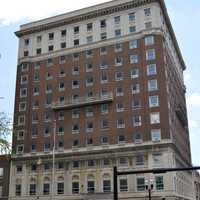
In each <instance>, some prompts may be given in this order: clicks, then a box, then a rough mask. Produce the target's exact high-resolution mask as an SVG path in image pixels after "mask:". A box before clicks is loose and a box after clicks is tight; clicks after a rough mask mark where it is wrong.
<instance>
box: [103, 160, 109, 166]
mask: <svg viewBox="0 0 200 200" xmlns="http://www.w3.org/2000/svg"><path fill="white" fill-rule="evenodd" d="M110 163H111V162H110V159H108V158H105V159H103V165H104V166H109V165H110Z"/></svg>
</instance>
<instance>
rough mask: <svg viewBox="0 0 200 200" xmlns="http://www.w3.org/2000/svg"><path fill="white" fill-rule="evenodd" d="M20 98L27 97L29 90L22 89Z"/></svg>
mask: <svg viewBox="0 0 200 200" xmlns="http://www.w3.org/2000/svg"><path fill="white" fill-rule="evenodd" d="M20 97H21V98H23V97H27V88H21V89H20Z"/></svg>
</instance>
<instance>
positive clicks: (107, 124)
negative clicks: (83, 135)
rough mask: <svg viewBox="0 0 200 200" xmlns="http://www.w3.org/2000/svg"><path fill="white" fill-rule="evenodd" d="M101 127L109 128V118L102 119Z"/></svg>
mask: <svg viewBox="0 0 200 200" xmlns="http://www.w3.org/2000/svg"><path fill="white" fill-rule="evenodd" d="M101 128H102V129H107V128H109V123H108V120H107V119H103V120H101Z"/></svg>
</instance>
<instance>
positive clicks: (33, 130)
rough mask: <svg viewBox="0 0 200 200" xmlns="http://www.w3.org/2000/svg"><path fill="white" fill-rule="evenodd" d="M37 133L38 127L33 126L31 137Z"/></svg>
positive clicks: (34, 136)
mask: <svg viewBox="0 0 200 200" xmlns="http://www.w3.org/2000/svg"><path fill="white" fill-rule="evenodd" d="M37 135H38V128H37V127H35V126H33V128H32V138H36V137H37Z"/></svg>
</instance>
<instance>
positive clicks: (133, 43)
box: [129, 40, 138, 49]
mask: <svg viewBox="0 0 200 200" xmlns="http://www.w3.org/2000/svg"><path fill="white" fill-rule="evenodd" d="M137 47H138V41H137V40H131V41H129V49H136V48H137Z"/></svg>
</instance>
